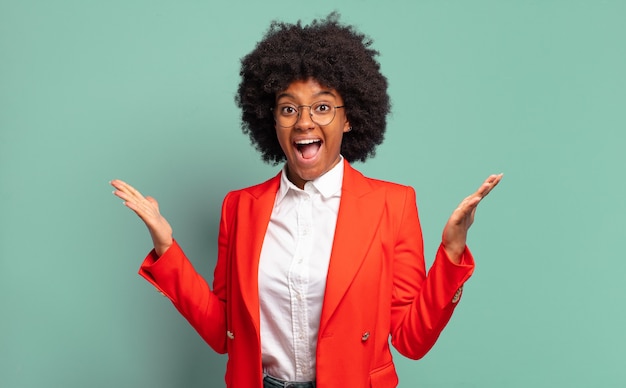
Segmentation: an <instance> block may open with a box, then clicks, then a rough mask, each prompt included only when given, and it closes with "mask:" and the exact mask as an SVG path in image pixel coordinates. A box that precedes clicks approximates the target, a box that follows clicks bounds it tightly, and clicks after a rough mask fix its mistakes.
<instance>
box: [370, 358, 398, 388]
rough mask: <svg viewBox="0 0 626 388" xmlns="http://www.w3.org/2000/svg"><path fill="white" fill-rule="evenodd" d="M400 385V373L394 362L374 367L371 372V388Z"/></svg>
mask: <svg viewBox="0 0 626 388" xmlns="http://www.w3.org/2000/svg"><path fill="white" fill-rule="evenodd" d="M397 386H398V375H397V374H396V368H395V367H394V365H393V362H389V363H388V364H385V365H383V366H382V367H380V368H376V369H374V370H373V371H372V372H371V373H370V387H371V388H394V387H397Z"/></svg>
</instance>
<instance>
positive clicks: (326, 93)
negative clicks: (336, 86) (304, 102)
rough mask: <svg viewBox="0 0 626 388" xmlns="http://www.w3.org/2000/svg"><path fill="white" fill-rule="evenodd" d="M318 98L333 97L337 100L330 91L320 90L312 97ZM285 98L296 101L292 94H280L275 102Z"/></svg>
mask: <svg viewBox="0 0 626 388" xmlns="http://www.w3.org/2000/svg"><path fill="white" fill-rule="evenodd" d="M320 96H331V97H335V98H337V96H336V95H335V93H333V92H331V91H330V90H322V91H320V92H317V93H315V94H314V95H313V97H320ZM283 97H286V98H291V99H294V100H295V99H296V97H295V96H294V95H293V94H290V93H285V92H283V93H280V94H279V95H277V96H276V101H278V100H280V99H281V98H283Z"/></svg>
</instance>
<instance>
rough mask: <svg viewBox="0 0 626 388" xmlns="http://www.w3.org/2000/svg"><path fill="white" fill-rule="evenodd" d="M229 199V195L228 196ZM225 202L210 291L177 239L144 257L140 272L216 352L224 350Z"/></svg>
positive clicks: (226, 228)
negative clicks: (165, 249) (168, 246)
mask: <svg viewBox="0 0 626 388" xmlns="http://www.w3.org/2000/svg"><path fill="white" fill-rule="evenodd" d="M227 198H228V197H227ZM226 202H227V199H225V200H224V205H223V206H222V219H221V222H220V231H219V237H218V246H219V250H218V260H217V264H216V266H215V273H214V281H213V290H211V289H210V288H209V285H208V284H207V282H206V280H205V279H204V278H203V277H202V276H201V275H200V274H198V272H197V271H196V270H195V268H194V267H193V265H192V264H191V262H190V261H189V260H188V258H187V256H186V255H185V253H184V252H183V250H182V249H181V247H180V246H179V245H178V243H177V242H176V241H174V244H173V245H172V246H171V247H170V248H169V249H168V250H167V251H166V252H165V253H164V254H163V255H162V256H161V257H158V256H157V255H156V253H155V252H154V250H152V251H151V252H150V253H149V254H148V256H147V257H146V258H145V259H144V261H143V263H142V264H141V267H140V269H139V275H141V276H142V277H144V278H145V279H146V280H147V281H148V282H150V283H151V284H152V285H153V286H155V287H156V288H157V290H159V291H160V292H161V293H162V294H163V295H164V296H166V297H167V298H169V299H170V300H171V301H172V303H173V304H174V306H175V307H176V309H177V310H178V311H179V312H180V313H181V314H182V315H183V316H184V317H185V319H187V321H189V323H190V324H191V326H193V328H194V329H195V330H196V331H197V332H198V334H200V336H201V337H202V338H203V339H204V340H205V341H206V342H207V343H208V344H209V345H210V346H211V347H212V348H213V349H214V350H215V351H216V352H218V353H226V350H227V349H226V261H227V259H226V256H227V246H228V233H227V230H228V227H227V222H226V211H225V209H226Z"/></svg>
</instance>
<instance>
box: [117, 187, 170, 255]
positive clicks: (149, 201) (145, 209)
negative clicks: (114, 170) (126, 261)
mask: <svg viewBox="0 0 626 388" xmlns="http://www.w3.org/2000/svg"><path fill="white" fill-rule="evenodd" d="M111 186H113V187H115V189H116V190H115V191H114V192H113V194H115V195H116V196H118V197H120V198H121V199H122V200H124V205H126V206H127V207H128V208H129V209H131V210H132V211H134V212H135V213H136V214H137V215H138V216H139V218H141V220H142V221H143V222H144V223H145V224H146V226H147V227H148V230H149V231H150V236H151V237H152V243H153V244H154V250H155V251H156V253H157V255H159V256H161V255H162V254H163V253H165V251H167V250H168V248H169V247H170V246H172V244H173V241H174V240H173V238H172V227H171V226H170V224H169V223H168V222H167V220H166V219H165V218H164V217H163V216H162V215H161V213H160V212H159V204H158V202H157V201H156V199H154V198H152V197H144V196H143V195H142V194H141V193H140V192H139V191H137V190H136V189H135V188H134V187H132V186H131V185H129V184H128V183H126V182H124V181H121V180H119V179H114V180H112V181H111Z"/></svg>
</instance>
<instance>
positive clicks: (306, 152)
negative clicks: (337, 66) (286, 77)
mask: <svg viewBox="0 0 626 388" xmlns="http://www.w3.org/2000/svg"><path fill="white" fill-rule="evenodd" d="M319 102H323V103H324V104H322V105H321V109H322V110H323V109H324V107H326V106H333V107H336V106H343V99H342V98H341V96H340V95H339V93H338V92H337V91H336V90H335V89H332V88H328V87H325V86H322V85H320V84H319V83H318V82H317V81H315V80H314V79H312V78H310V79H307V80H302V81H294V82H292V83H291V84H289V86H288V87H287V89H285V90H283V91H282V92H279V93H277V95H276V106H277V107H278V106H279V105H280V106H281V107H283V106H286V105H283V104H288V105H291V106H295V107H297V109H298V111H299V112H300V116H299V118H298V120H297V121H296V122H295V124H294V125H292V126H290V127H282V126H280V125H278V123H276V125H275V128H276V136H277V137H278V142H279V143H280V147H281V148H282V150H283V152H284V153H285V156H286V158H287V177H288V178H289V180H290V181H291V182H293V184H295V185H296V186H298V187H299V188H301V189H303V188H304V184H305V183H306V182H307V181H311V180H313V179H315V178H317V177H319V176H321V175H322V174H324V173H325V172H327V171H329V170H330V169H331V168H333V167H334V166H335V165H337V163H339V153H340V151H341V141H342V139H343V134H344V133H345V132H348V131H349V130H350V123H349V122H348V119H347V117H346V112H345V111H346V110H345V109H344V108H339V109H336V112H335V118H334V119H333V120H332V121H331V122H330V123H329V124H327V125H323V126H322V125H318V124H316V123H315V122H314V121H313V120H312V119H311V115H310V110H309V107H308V106H309V105H317V103H319ZM303 105H304V106H303ZM287 109H290V108H287ZM317 121H319V120H317Z"/></svg>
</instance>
